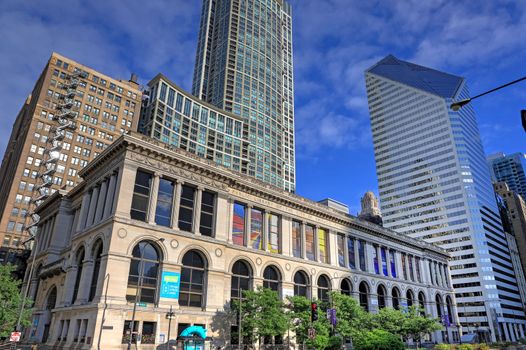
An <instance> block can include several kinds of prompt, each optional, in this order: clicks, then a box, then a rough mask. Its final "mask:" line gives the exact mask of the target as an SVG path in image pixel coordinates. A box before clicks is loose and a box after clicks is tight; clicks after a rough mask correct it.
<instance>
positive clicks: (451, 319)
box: [446, 295, 453, 323]
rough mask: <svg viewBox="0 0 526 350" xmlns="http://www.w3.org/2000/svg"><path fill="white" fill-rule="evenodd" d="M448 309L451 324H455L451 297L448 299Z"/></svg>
mask: <svg viewBox="0 0 526 350" xmlns="http://www.w3.org/2000/svg"><path fill="white" fill-rule="evenodd" d="M446 308H447V317H448V318H449V323H453V301H452V300H451V297H450V296H449V295H448V296H447V297H446Z"/></svg>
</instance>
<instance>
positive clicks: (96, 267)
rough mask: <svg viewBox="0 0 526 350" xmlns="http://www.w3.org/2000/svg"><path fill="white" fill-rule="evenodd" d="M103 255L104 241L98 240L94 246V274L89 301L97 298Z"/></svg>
mask: <svg viewBox="0 0 526 350" xmlns="http://www.w3.org/2000/svg"><path fill="white" fill-rule="evenodd" d="M101 256H102V241H101V240H98V241H97V242H96V243H95V246H94V248H93V275H92V276H91V285H90V290H89V301H92V300H93V298H95V293H96V292H97V285H98V284H99V272H100V260H101Z"/></svg>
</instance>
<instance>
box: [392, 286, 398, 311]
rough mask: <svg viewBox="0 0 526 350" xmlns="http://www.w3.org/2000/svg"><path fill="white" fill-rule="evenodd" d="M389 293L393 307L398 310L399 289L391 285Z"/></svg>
mask: <svg viewBox="0 0 526 350" xmlns="http://www.w3.org/2000/svg"><path fill="white" fill-rule="evenodd" d="M391 295H392V299H393V308H394V309H395V310H400V290H399V289H398V288H396V287H393V290H392V291H391Z"/></svg>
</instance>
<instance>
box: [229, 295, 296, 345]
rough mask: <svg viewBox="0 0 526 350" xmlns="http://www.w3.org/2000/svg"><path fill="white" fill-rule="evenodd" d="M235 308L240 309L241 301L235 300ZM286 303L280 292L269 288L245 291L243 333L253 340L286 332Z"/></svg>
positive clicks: (256, 340) (242, 312)
mask: <svg viewBox="0 0 526 350" xmlns="http://www.w3.org/2000/svg"><path fill="white" fill-rule="evenodd" d="M232 306H233V310H236V312H237V310H239V301H237V300H235V301H234V302H233V305H232ZM283 309H284V305H283V301H282V300H281V299H280V297H279V295H278V293H276V292H275V291H273V290H270V289H268V288H260V289H258V290H256V291H250V290H247V291H243V301H242V302H241V318H242V323H241V333H242V335H243V337H244V338H248V339H250V340H251V341H252V342H259V341H260V339H261V338H263V337H276V336H281V335H283V334H285V332H286V331H287V328H288V326H289V324H288V318H287V315H286V314H285V313H284V312H283Z"/></svg>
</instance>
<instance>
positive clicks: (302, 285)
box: [294, 271, 310, 298]
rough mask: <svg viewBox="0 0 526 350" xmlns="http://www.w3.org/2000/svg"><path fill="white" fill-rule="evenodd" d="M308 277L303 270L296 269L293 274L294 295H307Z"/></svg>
mask: <svg viewBox="0 0 526 350" xmlns="http://www.w3.org/2000/svg"><path fill="white" fill-rule="evenodd" d="M309 289H310V284H309V277H308V276H307V274H306V273H305V272H303V271H298V272H296V273H295V274H294V295H297V296H302V297H305V298H308V297H309V294H310V293H309Z"/></svg>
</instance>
